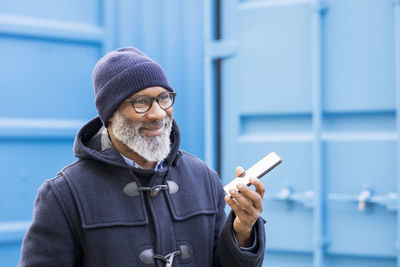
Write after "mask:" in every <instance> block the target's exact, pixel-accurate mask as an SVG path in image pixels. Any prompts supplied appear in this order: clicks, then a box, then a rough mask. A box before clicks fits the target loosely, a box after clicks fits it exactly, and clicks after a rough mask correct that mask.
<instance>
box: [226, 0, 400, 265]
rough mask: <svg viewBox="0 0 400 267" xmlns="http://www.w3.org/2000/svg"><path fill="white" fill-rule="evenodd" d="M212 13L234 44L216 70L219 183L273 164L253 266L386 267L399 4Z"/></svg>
mask: <svg viewBox="0 0 400 267" xmlns="http://www.w3.org/2000/svg"><path fill="white" fill-rule="evenodd" d="M222 6H223V13H222V18H223V22H222V25H223V29H222V32H223V36H224V39H223V40H222V41H225V42H227V41H229V42H232V43H235V44H236V49H235V51H234V52H233V56H231V57H229V58H226V59H223V63H222V64H223V67H222V68H223V70H222V73H223V74H222V75H223V76H222V84H223V88H222V90H223V91H222V95H223V97H222V99H223V102H222V106H223V138H222V140H223V141H222V148H223V149H222V151H223V155H222V159H223V160H222V176H223V178H224V181H225V182H228V181H229V180H230V179H232V177H233V174H234V168H235V167H236V165H242V166H244V167H245V168H247V167H249V166H251V165H252V164H253V163H255V162H256V161H257V160H258V159H259V158H261V157H262V156H264V155H266V154H267V153H268V152H270V151H276V152H277V153H278V154H280V155H281V156H282V158H283V163H282V165H281V166H279V167H278V168H277V169H276V170H274V171H273V172H272V173H270V174H268V175H267V177H266V178H264V179H265V180H264V181H265V183H266V186H267V197H266V200H265V202H264V205H265V209H264V214H263V215H264V217H265V218H266V219H267V221H268V223H267V225H266V227H267V240H268V242H267V244H268V245H267V247H268V248H267V252H266V258H265V266H396V262H398V260H397V255H398V245H397V244H398V240H399V235H398V225H399V219H398V215H397V209H398V207H399V205H398V198H397V194H398V189H397V188H398V183H399V180H398V179H399V175H400V174H399V170H398V168H399V167H398V166H399V165H400V164H399V156H398V155H399V153H400V149H399V137H398V136H399V135H400V133H399V118H398V117H399V116H398V110H399V108H400V106H399V100H398V95H399V94H400V91H399V80H400V79H399V73H400V71H399V65H400V63H399V62H400V61H399V46H400V41H399V40H400V39H399V38H400V37H399V35H400V25H399V1H391V0H383V1H382V0H367V1H364V0H363V1H361V0H351V1H347V0H335V1H329V2H323V1H317V0H315V1H314V0H310V1H306V0H282V1H274V0H269V1H266V0H265V1H256V0H255V1H234V0H225V1H222ZM396 97H397V102H396ZM398 264H399V263H398ZM398 266H400V265H398Z"/></svg>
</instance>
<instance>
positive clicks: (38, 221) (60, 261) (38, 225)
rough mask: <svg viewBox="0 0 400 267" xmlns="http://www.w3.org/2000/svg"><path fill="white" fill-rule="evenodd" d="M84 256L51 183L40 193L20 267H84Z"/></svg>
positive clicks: (26, 235)
mask: <svg viewBox="0 0 400 267" xmlns="http://www.w3.org/2000/svg"><path fill="white" fill-rule="evenodd" d="M80 255H81V252H80V248H79V246H78V245H77V242H76V239H75V238H74V236H73V234H72V231H71V228H70V225H69V223H68V219H67V216H66V213H65V211H64V209H63V207H62V204H61V203H60V201H59V199H58V198H57V197H56V194H55V192H54V189H53V188H52V187H51V185H50V181H47V182H45V183H44V184H43V185H42V186H41V187H40V188H39V191H38V195H37V198H36V201H35V205H34V211H33V220H32V223H31V225H30V227H29V229H28V231H27V232H26V234H25V238H24V241H23V243H22V251H21V258H20V261H19V264H18V266H19V267H25V266H29V267H35V266H37V267H39V266H40V267H50V266H63V267H69V266H71V267H72V266H80V263H79V258H80Z"/></svg>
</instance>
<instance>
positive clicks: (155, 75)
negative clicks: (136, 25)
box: [92, 47, 174, 127]
mask: <svg viewBox="0 0 400 267" xmlns="http://www.w3.org/2000/svg"><path fill="white" fill-rule="evenodd" d="M92 81H93V86H94V93H95V104H96V108H97V112H98V113H99V117H100V119H101V121H102V122H103V125H104V126H105V127H107V125H108V120H109V119H110V117H111V116H112V115H113V114H114V112H115V111H116V110H117V109H118V107H119V105H120V104H121V102H122V101H124V100H125V99H127V98H128V97H130V96H131V95H133V94H135V93H137V92H139V91H140V90H143V89H145V88H148V87H152V86H161V87H163V88H165V89H167V90H169V91H171V92H173V91H174V90H173V89H172V87H171V86H170V85H169V83H168V80H167V76H166V75H165V73H164V71H163V69H162V68H161V67H160V65H158V64H157V63H156V62H154V61H153V60H152V59H151V58H149V57H148V56H146V55H145V54H144V53H143V52H142V51H140V50H139V49H137V48H134V47H124V48H120V49H117V50H115V51H112V52H110V53H108V54H107V55H105V56H104V57H103V58H101V59H100V60H99V61H98V62H97V63H96V65H95V66H94V69H93V72H92Z"/></svg>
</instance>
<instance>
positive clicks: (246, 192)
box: [234, 179, 265, 212]
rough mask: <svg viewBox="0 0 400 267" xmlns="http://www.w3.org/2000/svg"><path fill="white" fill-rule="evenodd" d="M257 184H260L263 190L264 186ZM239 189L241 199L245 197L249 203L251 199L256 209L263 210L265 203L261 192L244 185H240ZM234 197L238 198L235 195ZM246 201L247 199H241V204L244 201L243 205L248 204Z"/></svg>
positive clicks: (260, 188)
mask: <svg viewBox="0 0 400 267" xmlns="http://www.w3.org/2000/svg"><path fill="white" fill-rule="evenodd" d="M257 180H258V179H257ZM261 184H262V183H261ZM238 186H239V185H238ZM257 186H258V188H259V190H261V191H262V187H260V186H259V185H258V184H257ZM264 188H265V187H264ZM238 189H239V190H240V196H241V198H240V200H241V199H242V198H243V199H246V201H247V203H248V202H249V201H250V202H251V203H252V206H253V207H254V209H256V210H257V211H258V212H261V211H262V210H263V203H262V199H263V198H262V196H261V195H260V193H259V192H257V191H254V190H253V189H251V188H250V187H248V186H243V187H240V188H239V187H238ZM262 195H264V193H262ZM234 197H235V199H236V198H237V197H236V196H234ZM238 201H239V200H238ZM246 201H245V200H243V201H239V204H240V205H242V203H243V205H246V204H245V203H246ZM246 210H247V209H246Z"/></svg>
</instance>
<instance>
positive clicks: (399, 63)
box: [393, 0, 400, 267]
mask: <svg viewBox="0 0 400 267" xmlns="http://www.w3.org/2000/svg"><path fill="white" fill-rule="evenodd" d="M393 10H394V40H395V46H394V47H395V51H394V52H395V75H396V77H395V86H396V130H397V143H396V157H397V158H396V176H397V177H396V178H397V179H396V180H397V190H396V191H397V242H396V248H397V266H398V267H400V0H393Z"/></svg>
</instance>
